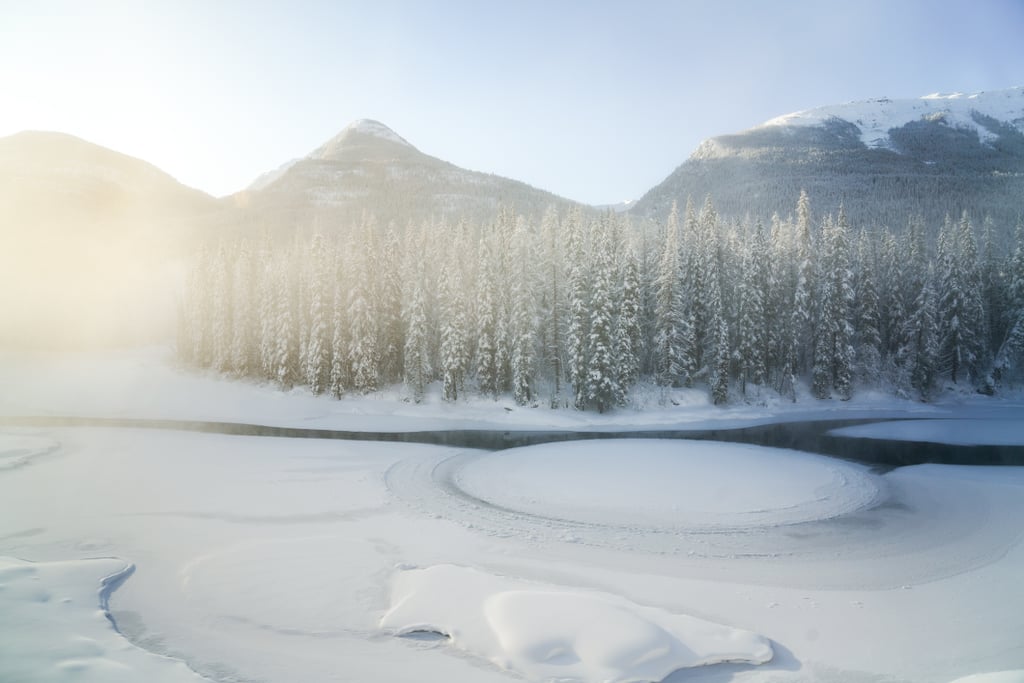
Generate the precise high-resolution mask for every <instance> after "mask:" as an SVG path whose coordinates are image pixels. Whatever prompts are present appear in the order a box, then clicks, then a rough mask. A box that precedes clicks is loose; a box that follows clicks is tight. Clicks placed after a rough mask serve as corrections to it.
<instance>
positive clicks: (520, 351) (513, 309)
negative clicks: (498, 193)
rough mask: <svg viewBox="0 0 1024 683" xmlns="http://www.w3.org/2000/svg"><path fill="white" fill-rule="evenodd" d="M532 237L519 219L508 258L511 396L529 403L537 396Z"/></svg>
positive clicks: (520, 402)
mask: <svg viewBox="0 0 1024 683" xmlns="http://www.w3.org/2000/svg"><path fill="white" fill-rule="evenodd" d="M532 239H533V235H532V234H531V231H530V230H529V229H528V227H527V224H526V220H525V219H523V218H519V219H518V220H517V221H516V229H515V233H514V234H513V237H512V242H511V244H510V251H511V253H510V259H509V279H510V282H509V283H508V290H509V309H510V310H509V325H508V331H509V350H510V365H511V368H510V369H511V373H512V397H513V398H514V399H515V402H516V403H518V404H519V405H526V404H528V403H530V402H531V401H532V400H533V397H534V386H533V385H534V356H533V354H534V347H535V335H536V332H535V329H534V324H535V319H536V296H535V293H534V291H533V284H534V279H535V275H534V262H533V259H532V258H531V256H532V254H531V250H530V244H531V241H532Z"/></svg>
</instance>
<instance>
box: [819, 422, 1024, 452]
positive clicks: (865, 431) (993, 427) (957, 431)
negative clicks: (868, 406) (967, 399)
mask: <svg viewBox="0 0 1024 683" xmlns="http://www.w3.org/2000/svg"><path fill="white" fill-rule="evenodd" d="M829 433H830V434H832V435H834V436H849V437H857V438H862V439H890V440H894V441H924V442H927V443H946V444H955V445H958V446H1024V421H1021V420H1020V419H1019V418H1017V419H1006V420H986V419H982V418H979V419H971V420H942V419H934V420H932V419H929V420H894V421H892V422H879V423H877V424H867V425H857V426H855V427H843V428H841V429H834V430H832V431H831V432H829Z"/></svg>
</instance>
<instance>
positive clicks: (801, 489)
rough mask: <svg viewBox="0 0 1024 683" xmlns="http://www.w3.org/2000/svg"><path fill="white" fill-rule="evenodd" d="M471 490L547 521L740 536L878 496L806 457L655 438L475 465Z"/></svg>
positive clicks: (829, 461) (846, 471) (462, 478)
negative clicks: (745, 530)
mask: <svg viewBox="0 0 1024 683" xmlns="http://www.w3.org/2000/svg"><path fill="white" fill-rule="evenodd" d="M454 481H455V483H456V484H457V485H458V486H459V487H460V488H461V489H462V490H463V491H465V492H467V493H469V494H470V495H472V496H474V497H475V498H478V499H480V500H483V501H486V502H488V503H491V504H493V505H497V506H500V507H502V508H505V509H509V510H516V511H521V512H528V513H530V514H535V515H539V516H544V517H550V518H555V519H561V520H571V521H577V522H585V523H596V524H604V525H613V526H626V527H633V526H642V527H651V528H658V529H665V528H669V529H683V528H685V529H693V528H702V527H714V528H723V527H724V528H740V527H752V526H766V525H778V524H792V523H797V522H805V521H811V520H820V519H827V518H832V517H837V516H839V515H842V514H845V513H848V512H851V511H853V510H858V509H862V508H864V507H867V506H868V505H870V504H871V503H872V502H874V501H875V500H876V499H877V498H878V496H879V490H880V489H879V484H878V481H879V480H878V479H877V478H876V477H875V476H874V475H872V474H871V473H870V472H869V471H868V470H867V469H866V468H864V467H862V466H859V465H855V464H852V463H847V462H844V461H840V460H835V459H833V458H826V457H821V456H817V455H811V454H808V453H801V452H797V451H790V450H783V449H778V448H765V447H761V446H749V445H743V444H729V443H713V442H707V441H667V440H658V439H615V440H607V441H605V440H600V441H575V442H572V443H558V444H545V445H542V446H530V447H526V448H515V449H510V450H505V451H499V452H497V453H488V454H484V455H481V456H479V457H476V458H474V459H472V460H470V461H469V462H468V463H467V464H465V465H464V466H463V467H462V468H461V469H460V470H459V471H458V472H457V473H456V474H455V475H454Z"/></svg>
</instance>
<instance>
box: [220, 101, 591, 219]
mask: <svg viewBox="0 0 1024 683" xmlns="http://www.w3.org/2000/svg"><path fill="white" fill-rule="evenodd" d="M233 200H234V201H235V204H236V205H237V206H238V207H239V208H240V209H241V211H242V212H243V213H244V214H245V216H246V218H245V219H243V222H244V223H245V224H247V225H255V226H260V227H262V228H267V229H269V230H270V231H271V232H275V233H276V232H279V231H286V232H287V231H294V230H295V229H296V228H298V229H300V230H311V229H314V228H315V229H318V230H321V231H324V232H333V231H336V230H338V229H339V226H346V225H351V224H358V223H359V222H360V221H362V220H363V218H364V217H365V216H373V219H374V220H375V221H376V223H377V225H378V226H384V227H386V226H389V225H393V226H395V227H396V228H397V229H398V230H402V229H404V228H406V227H407V226H408V225H413V226H416V227H419V225H420V224H422V223H423V222H424V221H427V220H432V219H445V220H449V221H457V220H459V219H466V220H468V221H469V222H471V223H476V222H480V221H489V220H492V219H493V218H494V215H495V213H496V211H497V208H498V207H499V206H502V205H504V206H508V207H510V208H512V209H513V210H514V211H515V212H516V213H521V214H525V215H532V216H539V215H540V214H541V213H542V212H543V211H544V210H545V209H547V208H548V207H549V206H556V207H559V208H566V207H568V206H570V205H571V204H572V202H569V201H568V200H566V199H562V198H561V197H557V196H555V195H553V194H551V193H549V192H545V191H543V190H538V189H536V188H534V187H530V186H529V185H526V184H525V183H521V182H519V181H516V180H510V179H508V178H502V177H500V176H496V175H491V174H487V173H479V172H476V171H468V170H466V169H463V168H459V167H458V166H455V165H453V164H450V163H448V162H446V161H442V160H441V159H438V158H436V157H432V156H429V155H427V154H424V153H422V152H420V151H419V150H418V149H416V148H415V147H413V146H412V145H411V144H410V143H409V142H407V141H406V140H405V139H403V138H402V137H401V136H399V135H398V134H397V133H395V132H394V131H392V130H391V129H390V128H388V127H387V126H385V125H384V124H382V123H379V122H377V121H370V120H365V119H364V120H360V121H356V122H355V123H353V124H351V125H349V126H348V127H347V128H345V129H344V130H343V131H341V133H339V134H338V135H336V136H335V137H333V138H331V139H330V140H328V141H327V142H325V143H324V144H323V145H321V146H320V147H318V148H317V149H316V150H314V151H313V152H312V153H310V154H309V155H307V156H306V157H304V158H302V159H296V160H293V161H290V162H288V163H287V164H285V165H284V166H282V167H281V168H279V169H276V170H275V171H271V172H270V173H268V174H264V175H263V176H261V177H260V178H258V179H257V180H256V181H255V182H254V183H253V184H252V185H250V187H249V188H248V189H246V190H245V191H243V192H240V193H238V194H236V195H234V196H233Z"/></svg>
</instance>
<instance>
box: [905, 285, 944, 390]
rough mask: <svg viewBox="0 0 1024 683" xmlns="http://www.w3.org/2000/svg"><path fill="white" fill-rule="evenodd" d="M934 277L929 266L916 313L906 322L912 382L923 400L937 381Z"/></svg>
mask: <svg viewBox="0 0 1024 683" xmlns="http://www.w3.org/2000/svg"><path fill="white" fill-rule="evenodd" d="M934 281H935V273H934V270H933V269H932V268H931V267H929V268H928V270H927V272H926V273H925V274H924V275H923V277H922V278H921V286H920V289H919V291H918V294H917V298H916V299H915V301H914V306H913V309H912V310H913V311H914V313H913V315H912V316H911V318H910V320H909V321H908V323H907V327H908V330H907V335H906V336H907V339H908V343H909V349H908V355H909V362H910V384H911V386H912V387H913V388H914V389H915V390H916V391H917V394H918V396H919V397H920V398H921V399H922V400H924V399H927V398H928V396H929V394H930V393H931V391H932V387H933V385H934V384H935V376H936V372H937V368H936V363H937V361H938V354H939V348H938V334H937V333H938V329H937V325H936V311H935V300H936V296H935V289H934V286H933V283H934Z"/></svg>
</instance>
